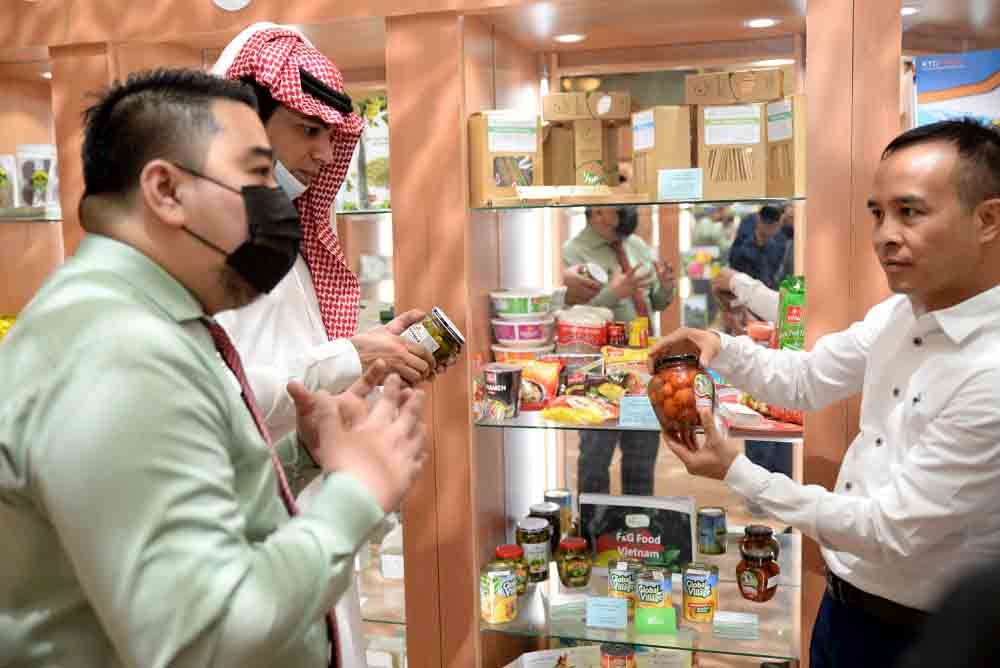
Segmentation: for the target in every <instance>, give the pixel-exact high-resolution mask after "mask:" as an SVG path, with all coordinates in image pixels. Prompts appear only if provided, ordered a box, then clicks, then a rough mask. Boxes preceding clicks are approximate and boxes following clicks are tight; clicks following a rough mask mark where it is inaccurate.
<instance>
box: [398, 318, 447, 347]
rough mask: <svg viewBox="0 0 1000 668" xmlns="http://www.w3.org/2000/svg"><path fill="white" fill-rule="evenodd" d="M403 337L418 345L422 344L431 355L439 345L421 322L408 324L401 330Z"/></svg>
mask: <svg viewBox="0 0 1000 668" xmlns="http://www.w3.org/2000/svg"><path fill="white" fill-rule="evenodd" d="M403 338H404V339H408V340H410V341H412V342H413V343H416V344H417V345H418V346H423V347H424V348H426V349H427V351H428V352H429V353H430V354H431V355H433V354H434V353H436V352H437V350H438V348H440V347H441V345H440V344H439V343H438V342H437V341H435V340H434V337H433V336H431V335H430V332H428V331H427V328H426V327H424V324H423V323H422V322H418V323H416V324H413V325H410V326H409V327H408V328H407V330H406V331H405V332H403Z"/></svg>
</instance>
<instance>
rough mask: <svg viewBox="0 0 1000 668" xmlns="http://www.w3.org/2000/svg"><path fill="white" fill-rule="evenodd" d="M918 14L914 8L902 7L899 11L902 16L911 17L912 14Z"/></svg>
mask: <svg viewBox="0 0 1000 668" xmlns="http://www.w3.org/2000/svg"><path fill="white" fill-rule="evenodd" d="M919 12H920V10H919V9H917V8H916V7H903V8H902V9H900V10H899V13H900V14H902V15H903V16H913V15H914V14H917V13H919Z"/></svg>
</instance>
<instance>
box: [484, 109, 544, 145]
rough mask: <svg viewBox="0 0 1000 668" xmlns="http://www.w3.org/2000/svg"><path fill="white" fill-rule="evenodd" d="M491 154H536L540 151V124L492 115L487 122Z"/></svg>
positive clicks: (524, 119)
mask: <svg viewBox="0 0 1000 668" xmlns="http://www.w3.org/2000/svg"><path fill="white" fill-rule="evenodd" d="M486 135H487V137H488V138H489V142H488V143H489V150H490V153H535V152H536V151H538V122H537V121H536V120H535V119H534V118H517V117H513V116H504V115H502V114H501V115H497V114H490V115H489V117H488V118H487V122H486Z"/></svg>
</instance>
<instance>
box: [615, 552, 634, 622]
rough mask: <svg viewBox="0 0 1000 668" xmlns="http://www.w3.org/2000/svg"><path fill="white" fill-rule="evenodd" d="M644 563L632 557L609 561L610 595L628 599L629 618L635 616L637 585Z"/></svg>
mask: <svg viewBox="0 0 1000 668" xmlns="http://www.w3.org/2000/svg"><path fill="white" fill-rule="evenodd" d="M641 571H642V564H641V563H640V562H638V561H634V560H632V559H619V560H617V561H611V562H608V596H610V597H611V598H624V599H625V600H627V601H628V618H629V619H632V618H633V617H635V587H636V584H638V581H639V573H640V572H641Z"/></svg>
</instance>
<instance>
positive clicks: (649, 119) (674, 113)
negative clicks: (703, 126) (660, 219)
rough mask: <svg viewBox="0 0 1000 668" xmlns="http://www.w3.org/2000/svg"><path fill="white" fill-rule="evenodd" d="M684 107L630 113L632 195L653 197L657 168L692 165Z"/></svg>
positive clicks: (687, 115)
mask: <svg viewBox="0 0 1000 668" xmlns="http://www.w3.org/2000/svg"><path fill="white" fill-rule="evenodd" d="M692 111H693V109H692V108H691V107H687V106H676V107H653V108H652V109H647V110H645V111H641V112H639V113H637V114H632V173H633V181H632V183H633V185H634V189H635V192H637V193H647V194H648V195H649V196H650V197H651V198H656V196H657V194H656V193H657V183H658V173H659V171H660V170H661V169H687V168H689V167H691V166H692V156H691V153H692V151H691V146H692V142H691V128H692V127H693V126H692V123H691V113H692Z"/></svg>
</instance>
